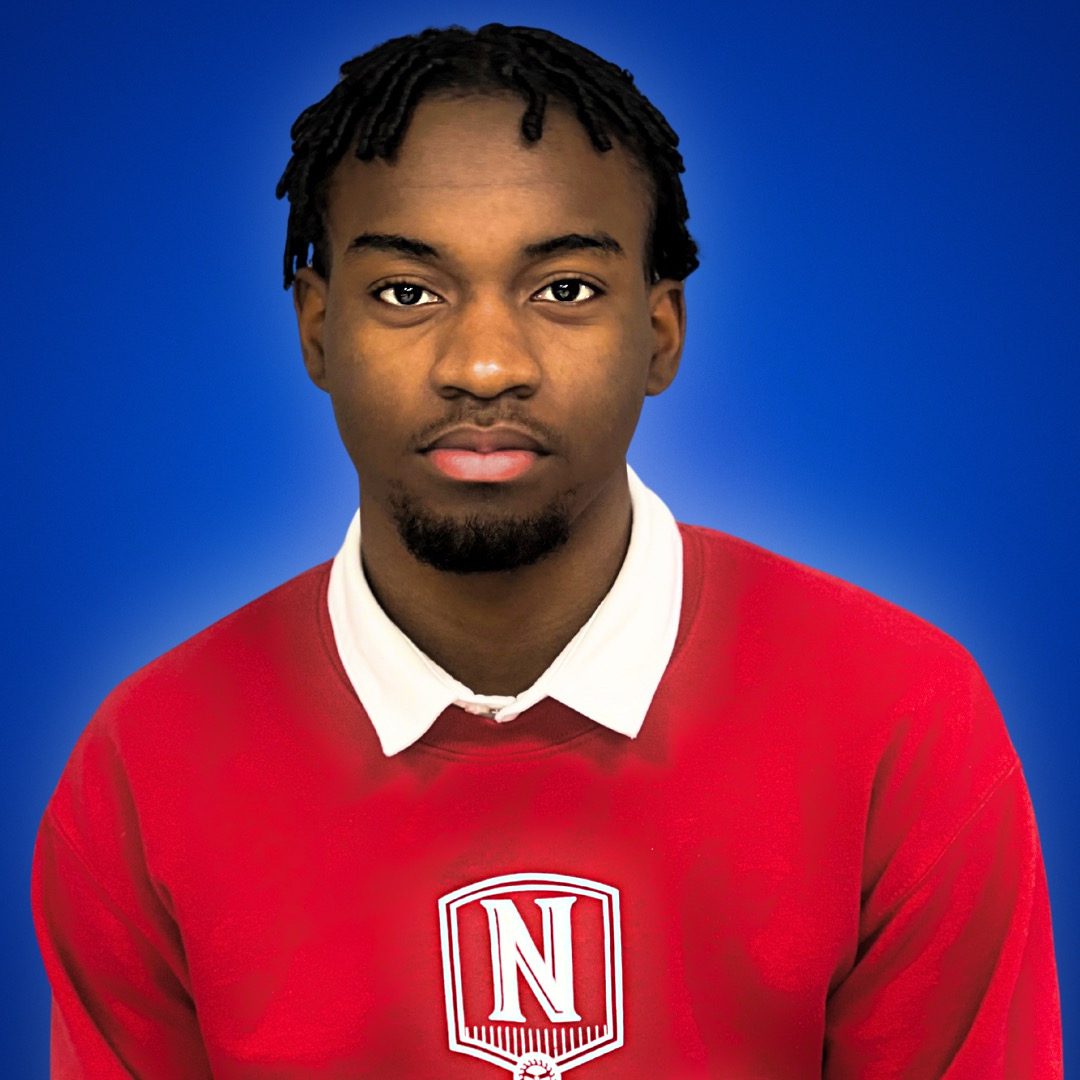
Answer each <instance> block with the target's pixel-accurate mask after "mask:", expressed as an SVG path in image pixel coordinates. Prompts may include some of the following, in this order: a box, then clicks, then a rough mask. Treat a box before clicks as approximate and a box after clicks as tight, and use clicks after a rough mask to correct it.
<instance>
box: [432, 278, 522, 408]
mask: <svg viewBox="0 0 1080 1080" xmlns="http://www.w3.org/2000/svg"><path fill="white" fill-rule="evenodd" d="M523 321H524V315H523V313H519V312H517V311H515V310H514V307H513V305H512V303H511V302H509V301H508V300H506V299H504V298H501V297H494V296H492V297H486V298H485V297H479V296H478V297H475V298H473V299H470V300H468V301H465V302H463V303H462V304H461V306H460V308H459V309H458V311H457V313H456V315H455V317H454V318H453V319H449V320H447V321H446V323H445V324H444V326H443V339H442V341H441V342H440V344H439V350H438V355H437V357H436V359H435V363H434V364H433V365H432V369H431V381H432V387H433V389H434V390H435V391H436V392H437V393H438V394H439V395H440V396H441V397H444V398H457V397H461V396H462V395H469V396H471V397H475V398H483V399H492V398H497V397H500V396H502V395H504V394H508V395H511V396H513V397H516V398H528V397H531V396H532V395H533V394H535V393H536V391H537V389H538V388H539V386H540V364H539V362H538V360H537V357H536V355H535V353H534V352H533V349H532V348H531V346H530V342H529V341H528V340H527V335H526V332H525V327H524V326H523V325H522V324H523Z"/></svg>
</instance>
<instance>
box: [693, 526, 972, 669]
mask: <svg viewBox="0 0 1080 1080" xmlns="http://www.w3.org/2000/svg"><path fill="white" fill-rule="evenodd" d="M679 531H680V532H681V534H682V537H683V545H684V551H685V565H686V577H687V589H688V591H689V590H696V591H698V592H699V593H700V604H701V605H702V606H703V607H704V608H705V609H707V610H708V611H711V612H713V613H714V614H715V613H723V614H724V615H725V616H727V617H729V618H734V619H736V620H737V621H738V622H739V623H740V625H742V626H743V627H745V628H747V629H750V628H753V629H754V630H755V631H756V632H758V633H760V634H768V633H772V635H773V636H774V639H775V640H776V641H777V642H779V641H780V640H785V641H788V642H790V643H792V644H793V645H794V644H795V643H797V644H798V647H799V648H801V649H811V650H821V651H824V652H829V653H832V654H835V655H837V656H840V655H846V656H848V657H849V658H850V659H851V660H853V661H854V660H856V659H859V658H866V659H868V658H869V656H870V655H877V656H881V655H883V654H888V655H894V656H897V657H900V656H904V657H907V658H908V659H909V660H911V661H915V660H916V659H917V660H919V661H920V662H921V663H922V664H924V665H925V664H941V665H944V666H945V667H949V668H972V667H974V666H975V663H974V660H973V659H972V658H971V655H970V654H969V653H968V651H967V650H966V649H965V648H964V646H963V645H961V644H960V643H959V642H958V641H956V640H955V639H953V638H952V637H950V636H949V635H948V634H947V633H945V632H944V631H943V630H941V629H939V628H938V627H936V626H934V625H933V624H932V623H930V622H927V621H926V620H925V619H923V618H921V617H920V616H918V615H916V614H914V613H912V612H910V611H907V610H905V609H904V608H902V607H900V606H899V605H897V604H894V603H892V602H891V601H889V600H886V599H884V598H882V597H880V596H876V595H875V594H874V593H872V592H869V591H868V590H867V589H864V588H861V587H860V586H858V585H853V584H852V583H851V582H848V581H844V580H842V579H841V578H838V577H834V576H833V575H831V574H827V573H825V572H823V571H821V570H817V569H814V568H813V567H810V566H806V565H804V564H803V563H800V562H796V561H795V560H794V559H789V558H787V557H785V556H783V555H778V554H776V553H775V552H772V551H768V550H766V549H765V548H762V547H759V546H758V545H756V544H752V543H750V542H749V541H747V540H741V539H739V538H738V537H734V536H730V535H728V534H727V533H723V532H719V531H717V530H715V529H708V528H704V527H702V526H699V525H685V524H681V523H680V525H679Z"/></svg>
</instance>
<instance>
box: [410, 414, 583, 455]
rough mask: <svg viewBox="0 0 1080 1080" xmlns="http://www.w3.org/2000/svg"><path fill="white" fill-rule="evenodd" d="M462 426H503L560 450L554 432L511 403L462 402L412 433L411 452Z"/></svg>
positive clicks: (547, 447) (547, 448)
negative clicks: (515, 429)
mask: <svg viewBox="0 0 1080 1080" xmlns="http://www.w3.org/2000/svg"><path fill="white" fill-rule="evenodd" d="M463 424H468V425H471V426H473V427H478V428H490V427H495V426H496V425H503V424H505V425H508V426H510V427H515V428H517V429H518V430H520V431H523V432H525V434H526V435H531V436H532V437H533V438H534V439H536V441H537V442H538V443H540V444H541V446H543V447H544V448H545V449H546V450H547V451H549V452H553V453H558V452H559V451H560V450H561V448H562V439H561V437H560V436H559V433H558V432H557V431H555V430H554V429H553V428H551V427H549V426H548V425H547V424H545V423H544V422H543V421H541V420H537V419H536V417H534V416H530V415H529V414H528V413H527V412H525V411H524V410H522V409H520V408H518V407H517V406H515V405H514V404H513V403H508V404H494V403H492V404H485V403H483V402H468V401H462V402H460V403H459V404H457V405H456V407H455V408H453V409H452V410H451V411H450V412H448V413H446V415H444V416H442V417H440V418H439V419H438V420H432V421H431V423H429V424H425V425H424V427H422V428H421V429H420V430H419V431H418V432H416V433H415V434H414V435H413V436H412V438H411V439H410V440H409V441H410V443H411V446H412V449H413V450H417V451H419V450H422V449H423V448H424V447H426V446H430V444H431V443H433V442H434V441H435V440H436V439H438V438H440V437H441V436H442V435H444V434H445V433H446V432H448V431H450V430H452V429H453V428H457V427H461V426H462V425H463Z"/></svg>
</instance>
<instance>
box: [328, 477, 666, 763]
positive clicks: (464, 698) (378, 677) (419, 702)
mask: <svg viewBox="0 0 1080 1080" xmlns="http://www.w3.org/2000/svg"><path fill="white" fill-rule="evenodd" d="M627 474H628V480H629V486H630V503H631V510H632V515H633V523H632V525H631V529H630V545H629V548H628V549H627V552H626V558H625V559H624V560H623V564H622V568H621V569H620V570H619V574H618V576H617V577H616V579H615V583H614V584H613V585H612V586H611V589H610V590H609V591H608V593H607V595H606V596H605V597H604V599H603V600H602V601H601V602H600V604H599V605H598V606H597V608H596V610H595V611H594V612H593V613H592V615H591V616H590V617H589V619H588V621H587V622H586V623H585V625H584V626H582V627H581V629H580V630H579V631H578V632H577V633H576V634H575V635H574V637H573V638H572V639H571V640H570V642H569V643H568V644H567V645H566V647H565V648H564V649H563V651H562V652H561V653H559V655H558V656H557V657H556V658H555V660H554V661H553V662H552V664H551V666H550V667H549V668H548V669H547V670H546V671H545V672H544V673H543V674H542V675H541V676H540V677H539V678H538V679H537V680H536V682H535V683H533V685H532V686H530V687H529V689H528V690H525V691H524V692H522V693H521V694H518V695H516V696H514V697H497V696H491V695H484V694H475V693H473V691H472V690H470V689H469V688H468V687H467V686H465V685H463V684H462V683H460V682H458V681H457V679H455V678H454V677H453V676H452V675H450V674H449V673H448V672H446V671H444V670H443V669H442V668H441V667H440V666H439V665H438V664H436V663H435V661H434V660H432V659H431V658H430V657H429V656H427V655H426V654H425V653H423V652H422V651H421V650H420V649H419V648H417V646H416V645H415V644H413V642H412V640H411V639H410V638H408V637H407V636H406V635H405V634H404V633H403V632H402V631H401V630H400V629H399V628H398V626H397V625H396V624H395V623H394V622H393V621H392V620H391V619H390V617H389V616H388V615H387V614H386V612H385V611H383V609H382V608H381V607H380V606H379V603H378V601H377V600H376V599H375V596H374V594H373V593H372V591H371V588H370V586H369V585H368V583H367V578H366V577H365V576H364V571H363V568H362V565H361V562H360V512H359V511H357V512H356V514H355V515H354V516H353V519H352V522H351V524H350V525H349V528H348V531H347V532H346V534H345V542H344V543H343V544H342V546H341V550H340V551H339V552H338V553H337V555H336V556H335V558H334V562H333V565H332V566H331V568H330V584H329V589H328V593H327V602H328V606H329V609H330V624H331V626H332V628H333V632H334V641H335V644H336V645H337V650H338V654H339V655H340V657H341V662H342V665H343V667H344V668H345V673H346V674H347V675H348V677H349V681H350V682H351V683H352V686H353V689H354V690H355V691H356V695H357V697H358V698H359V699H360V702H361V704H362V705H363V706H364V709H365V711H366V712H367V714H368V716H369V718H370V719H371V723H372V726H373V727H374V728H375V733H376V735H377V736H378V738H379V743H380V745H381V746H382V749H383V753H384V754H386V755H387V756H388V757H389V756H391V755H393V754H397V753H399V752H400V751H402V750H404V749H405V748H406V747H409V746H411V745H412V744H413V743H414V742H416V740H417V739H419V738H420V737H421V736H422V735H423V734H424V733H425V732H426V731H427V730H428V728H430V727H431V725H432V724H433V723H434V722H435V721H436V719H437V718H438V717H439V715H440V714H441V713H442V712H444V711H445V710H446V708H447V707H448V706H450V705H460V706H461V707H462V708H464V709H467V710H468V711H470V712H478V713H483V714H484V715H487V716H491V717H493V718H494V719H495V720H497V721H510V720H513V718H514V717H516V716H517V715H519V714H520V713H522V712H524V711H525V710H526V709H528V708H531V707H532V706H533V705H535V704H537V703H538V702H540V701H542V700H543V699H544V698H548V697H551V698H555V699H556V700H557V701H560V702H562V703H563V704H564V705H567V706H569V707H570V708H571V709H574V710H575V711H577V712H579V713H582V714H583V715H584V716H587V717H588V718H589V719H590V720H593V721H595V722H596V723H598V724H602V725H603V726H604V727H607V728H610V729H611V730H612V731H617V732H619V733H621V734H623V735H626V736H628V737H629V738H634V737H635V736H636V735H637V733H638V732H639V731H640V730H641V725H642V724H643V723H644V720H645V714H646V713H647V712H648V709H649V705H650V704H651V702H652V698H653V695H654V694H655V693H656V688H657V686H658V685H659V683H660V679H661V678H662V676H663V674H664V671H665V669H666V668H667V665H668V661H669V660H670V659H671V653H672V650H673V649H674V647H675V636H676V633H677V632H678V628H679V612H680V609H681V606H682V538H681V537H680V535H679V530H678V526H677V525H676V523H675V519H674V517H672V514H671V511H670V510H668V508H667V507H666V506H665V505H664V503H663V502H662V501H661V500H660V498H659V497H658V496H657V495H656V494H655V493H654V492H652V491H650V490H649V489H648V488H647V487H646V486H645V485H644V484H643V483H642V482H641V480H639V479H638V477H637V475H636V474H635V473H634V471H633V470H632V469H630V468H629V466H627Z"/></svg>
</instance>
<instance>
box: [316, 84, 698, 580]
mask: <svg viewBox="0 0 1080 1080" xmlns="http://www.w3.org/2000/svg"><path fill="white" fill-rule="evenodd" d="M522 110H523V104H522V102H521V101H520V100H519V99H517V98H515V97H512V96H496V97H481V96H471V97H466V98H458V99H452V98H445V97H433V98H429V99H425V100H424V101H422V102H421V103H420V105H419V106H418V107H417V109H416V112H415V114H414V116H413V119H412V122H411V124H410V125H409V129H408V131H407V133H406V135H405V138H404V140H403V142H402V144H401V147H400V149H399V152H398V156H397V160H396V161H395V162H394V164H389V163H387V162H384V161H382V160H379V159H376V160H375V161H372V162H360V161H358V160H356V159H355V157H354V156H353V155H351V154H349V155H347V156H346V158H345V159H344V160H343V161H342V163H341V164H340V165H339V166H338V168H337V170H336V171H335V173H334V174H333V176H332V178H331V181H330V185H329V190H328V199H327V240H328V247H329V258H330V267H331V269H330V273H329V280H326V281H324V280H323V279H322V278H320V277H319V276H318V275H317V274H316V273H315V272H314V271H313V270H310V269H308V270H303V271H301V272H300V274H299V275H298V282H297V286H296V290H295V299H296V306H297V312H298V316H299V321H300V331H301V341H302V344H303V348H304V356H305V363H306V365H307V368H308V371H309V373H310V375H311V377H312V379H313V380H314V381H315V382H316V384H317V385H319V386H320V387H322V388H323V389H325V390H327V391H328V392H329V394H330V396H331V398H332V401H333V406H334V412H335V415H336V417H337V422H338V426H339V428H340V431H341V436H342V439H343V441H344V443H345V446H346V448H347V450H348V452H349V455H350V456H351V458H352V461H353V463H354V465H355V467H356V471H357V474H358V475H359V478H360V486H361V491H362V495H363V502H362V513H363V527H364V529H365V530H368V529H369V528H371V527H379V526H380V525H386V524H389V523H393V524H394V527H395V528H396V529H397V530H398V532H399V534H400V535H401V537H402V538H403V539H404V540H405V542H406V544H407V545H409V546H410V548H411V549H413V550H414V553H415V554H418V555H419V557H420V558H421V559H424V560H426V561H433V562H435V564H436V565H439V562H438V559H437V558H433V557H431V556H430V555H429V554H425V553H424V552H423V551H417V550H416V544H417V543H419V544H421V545H422V544H423V543H424V540H423V537H422V536H420V538H419V539H418V538H417V537H418V535H419V534H418V533H417V529H419V533H420V534H422V533H423V532H424V529H425V528H427V529H428V532H429V533H430V531H431V528H430V527H435V529H436V532H437V533H439V535H440V536H441V541H442V542H443V543H444V544H445V543H446V542H449V545H450V547H451V548H453V546H454V542H455V538H456V539H457V540H460V541H462V542H464V541H466V540H468V539H469V538H470V537H471V538H472V540H474V541H475V540H476V538H477V537H480V538H481V540H483V537H484V536H485V535H486V536H487V537H488V539H489V540H490V539H491V538H492V537H496V538H498V537H501V538H502V539H501V541H500V542H501V543H502V544H503V547H504V548H506V547H507V546H508V545H509V550H511V551H523V550H524V549H527V548H529V545H530V544H532V547H533V548H535V549H536V550H527V551H524V556H525V557H524V558H523V560H522V561H525V562H528V561H535V559H536V558H538V557H540V556H542V555H543V554H544V553H545V548H546V547H552V546H554V545H556V544H558V543H559V542H560V541H561V540H565V539H566V538H567V537H568V536H571V535H572V534H573V531H574V529H575V528H577V527H579V525H580V523H581V522H582V521H583V520H584V518H585V516H586V515H589V514H590V513H597V512H599V511H600V508H601V507H603V506H604V505H610V502H611V500H612V499H613V498H617V497H618V495H617V493H618V492H619V491H624V490H625V455H626V450H627V447H628V446H629V443H630V439H631V436H632V435H633V432H634V428H635V426H636V424H637V419H638V415H639V412H640V410H641V405H642V401H643V399H644V397H645V396H646V395H647V394H656V393H659V392H660V391H661V390H663V389H665V388H666V387H667V385H668V384H669V383H670V381H671V379H672V378H673V377H674V374H675V370H676V367H677V363H678V357H679V352H680V349H681V344H682V335H683V309H682V292H681V286H680V285H679V283H677V282H671V281H667V282H660V283H658V284H655V285H652V284H650V283H648V282H647V281H646V278H645V272H644V260H645V247H646V243H647V239H648V237H647V231H648V223H649V200H648V194H647V188H646V183H645V180H644V179H643V177H642V176H641V174H640V173H639V172H638V171H637V170H636V169H635V168H634V166H633V165H632V164H631V159H630V158H629V156H628V155H627V154H626V153H625V152H624V151H623V149H622V148H621V147H619V146H616V147H614V148H613V149H612V150H611V151H609V152H607V153H604V154H601V153H598V152H597V151H596V150H595V149H594V148H593V147H592V145H591V143H590V142H589V139H588V136H587V134H586V133H585V131H584V130H583V129H582V128H581V126H580V125H579V124H578V122H577V121H576V120H575V119H574V118H573V116H572V115H571V114H570V113H569V112H567V111H564V110H563V109H562V108H560V107H555V106H552V107H550V108H549V110H548V113H547V117H546V121H545V127H544V134H543V138H542V139H540V141H539V142H537V143H534V144H531V145H530V144H525V143H524V142H523V140H522V139H521V136H520V122H521V114H522ZM418 523H419V524H418ZM515 530H517V532H516V533H515ZM530 530H531V532H530ZM526 533H528V534H529V536H531V537H532V539H531V540H530V539H529V538H528V536H526ZM560 533H561V535H560ZM463 538H464V539H463ZM428 540H429V541H430V536H429V537H428ZM467 546H468V544H466V547H467ZM473 547H474V548H475V544H474V545H473ZM480 547H481V548H483V547H484V545H483V543H481V545H480ZM490 557H491V556H490V553H489V554H488V555H484V554H481V555H480V556H479V558H480V561H479V562H477V561H476V551H475V550H474V551H473V553H472V555H471V556H469V557H468V558H466V560H465V563H463V564H462V565H459V566H455V565H453V557H452V558H451V559H450V561H448V562H447V563H446V565H444V566H442V567H441V568H443V569H472V570H478V569H479V570H482V569H507V568H511V566H512V563H513V560H512V559H511V561H510V562H509V563H507V562H506V552H504V553H503V555H502V556H496V557H494V559H495V562H494V563H493V564H492V565H490V566H488V565H485V563H484V560H485V558H490ZM469 559H471V560H472V562H471V563H470V562H469ZM500 559H502V562H501V563H500V562H499V560H500ZM459 561H460V560H459ZM466 563H467V564H468V565H466ZM496 564H498V565H496Z"/></svg>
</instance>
